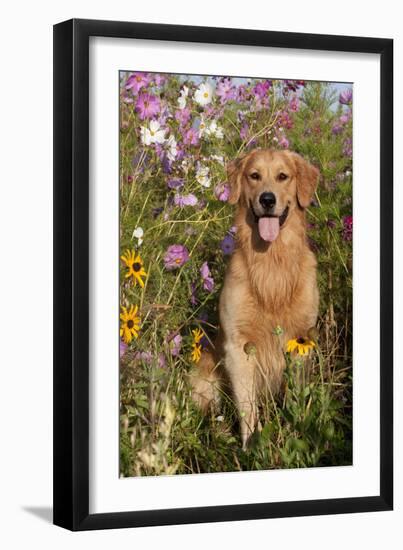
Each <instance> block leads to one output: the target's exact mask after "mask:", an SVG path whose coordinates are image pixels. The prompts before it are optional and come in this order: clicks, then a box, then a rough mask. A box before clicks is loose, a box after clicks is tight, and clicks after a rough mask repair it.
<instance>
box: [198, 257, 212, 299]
mask: <svg viewBox="0 0 403 550" xmlns="http://www.w3.org/2000/svg"><path fill="white" fill-rule="evenodd" d="M200 275H201V277H202V279H203V288H204V290H207V292H212V291H213V289H214V279H213V277H212V276H211V272H210V269H209V266H208V263H207V262H204V264H203V265H202V266H201V268H200Z"/></svg>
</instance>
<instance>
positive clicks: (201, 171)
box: [196, 165, 211, 187]
mask: <svg viewBox="0 0 403 550" xmlns="http://www.w3.org/2000/svg"><path fill="white" fill-rule="evenodd" d="M209 173H210V170H209V168H208V166H201V165H199V166H198V167H197V170H196V181H198V183H200V185H202V186H203V187H210V185H211V180H210V175H209Z"/></svg>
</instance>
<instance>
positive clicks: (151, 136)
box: [140, 120, 166, 145]
mask: <svg viewBox="0 0 403 550" xmlns="http://www.w3.org/2000/svg"><path fill="white" fill-rule="evenodd" d="M165 132H166V128H161V126H160V123H159V122H158V121H157V120H150V126H149V128H147V127H146V126H141V128H140V135H141V141H142V142H143V143H144V145H150V144H151V143H164V141H165Z"/></svg>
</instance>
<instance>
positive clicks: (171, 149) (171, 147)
mask: <svg viewBox="0 0 403 550" xmlns="http://www.w3.org/2000/svg"><path fill="white" fill-rule="evenodd" d="M167 145H168V152H167V156H168V159H169V160H170V161H171V162H173V161H174V160H175V159H176V155H177V154H178V149H177V143H176V139H175V138H174V136H173V135H172V134H171V135H170V136H169V138H168V139H167Z"/></svg>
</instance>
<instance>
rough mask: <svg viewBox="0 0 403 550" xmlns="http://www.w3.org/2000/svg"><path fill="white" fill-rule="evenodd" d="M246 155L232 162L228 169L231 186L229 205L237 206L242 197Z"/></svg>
mask: <svg viewBox="0 0 403 550" xmlns="http://www.w3.org/2000/svg"><path fill="white" fill-rule="evenodd" d="M245 158H246V155H244V156H242V157H238V158H236V159H235V160H231V161H230V162H229V163H228V164H227V166H226V168H227V180H228V185H229V198H228V202H229V204H236V203H237V202H238V201H239V199H240V197H241V184H242V170H243V160H244V159H245Z"/></svg>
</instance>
